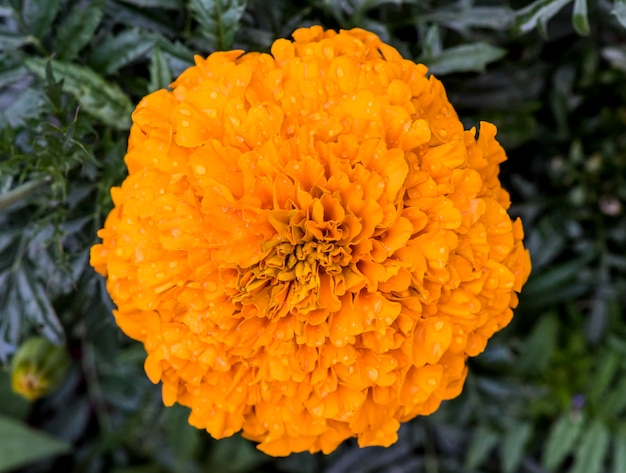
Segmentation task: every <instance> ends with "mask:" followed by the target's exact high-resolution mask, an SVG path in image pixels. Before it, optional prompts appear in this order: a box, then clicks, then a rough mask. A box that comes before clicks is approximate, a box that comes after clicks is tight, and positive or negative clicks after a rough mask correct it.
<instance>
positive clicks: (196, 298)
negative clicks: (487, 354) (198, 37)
mask: <svg viewBox="0 0 626 473" xmlns="http://www.w3.org/2000/svg"><path fill="white" fill-rule="evenodd" d="M293 37H294V41H293V42H292V41H288V40H285V39H280V40H278V41H276V42H275V43H274V44H273V46H272V50H271V55H269V54H257V53H249V54H243V53H242V51H229V52H219V53H214V54H211V55H210V56H209V57H208V58H206V59H203V58H201V57H196V60H195V62H196V65H195V66H193V67H190V68H189V69H187V70H186V71H185V72H183V73H182V74H181V75H180V77H179V78H178V79H176V81H175V82H174V83H173V84H172V85H171V90H170V91H168V90H159V91H157V92H154V93H152V94H150V95H148V96H147V97H145V98H144V99H143V100H142V101H141V102H140V103H139V105H138V106H137V109H136V110H135V112H134V114H133V123H134V124H133V126H132V129H131V133H130V141H129V146H128V153H127V155H126V164H127V166H128V171H129V175H128V178H127V179H126V180H125V181H124V182H123V183H122V185H121V187H116V188H113V189H112V191H111V193H112V196H113V202H114V204H115V208H114V209H113V210H112V212H111V213H110V215H109V217H108V219H107V221H106V224H105V226H104V229H102V230H101V231H100V232H99V236H100V237H101V238H102V244H99V245H95V246H94V247H93V249H92V252H91V264H92V265H93V266H94V267H95V268H96V270H97V271H98V272H100V273H102V274H103V275H107V276H108V281H107V287H108V290H109V292H110V294H111V296H112V298H113V300H114V301H115V303H116V304H117V307H118V309H117V311H115V318H116V321H117V324H118V325H119V326H120V327H121V329H122V330H123V331H124V332H125V333H126V334H127V335H128V336H130V337H131V338H134V339H136V340H139V341H141V342H143V344H144V346H145V348H146V351H147V353H148V356H147V359H146V362H145V368H146V372H147V374H148V376H149V378H150V379H151V380H152V381H153V382H155V383H156V382H158V381H161V382H162V384H163V400H164V403H165V404H166V405H171V404H173V403H174V402H179V403H180V404H183V405H185V406H189V407H190V408H191V414H190V417H189V422H190V423H191V424H192V425H194V426H196V427H199V428H204V429H206V430H208V432H209V433H210V434H211V435H212V436H213V437H215V438H221V437H226V436H229V435H232V434H234V433H235V432H237V431H240V430H242V431H243V435H244V436H245V437H246V438H249V439H252V440H254V441H257V442H260V443H259V448H260V449H261V450H263V451H264V452H267V453H268V454H270V455H287V454H289V453H290V452H298V451H304V450H308V451H311V452H315V451H319V450H321V451H323V452H326V453H328V452H330V451H332V450H333V449H335V448H336V447H337V445H338V444H339V443H340V442H342V441H343V440H344V439H346V438H349V437H357V438H358V441H359V444H360V445H361V446H366V445H384V446H387V445H390V444H391V443H393V442H394V441H395V440H396V439H397V434H396V432H397V430H398V427H399V425H400V422H404V421H408V420H410V419H412V418H414V417H415V416H418V415H427V414H429V413H431V412H433V411H434V410H436V409H437V407H438V406H439V404H440V403H441V401H442V400H444V399H450V398H453V397H455V396H457V395H458V394H459V393H460V392H461V389H462V386H463V382H464V380H465V376H466V373H467V369H466V365H465V361H466V358H467V357H468V356H474V355H477V354H478V353H480V352H481V351H482V350H483V349H484V348H485V344H486V341H487V339H488V338H489V337H491V335H493V333H494V332H496V331H498V330H500V329H501V328H503V327H504V326H505V325H507V324H508V323H509V321H510V320H511V317H512V308H513V307H515V306H516V304H517V296H516V293H515V292H516V291H518V292H519V291H520V289H521V287H522V285H523V283H524V282H525V281H526V279H527V277H528V274H529V272H530V259H529V256H528V252H527V251H526V250H525V249H524V247H523V245H522V238H523V230H522V225H521V222H520V221H519V220H517V221H515V222H513V221H511V218H510V217H509V215H508V214H507V209H508V207H509V205H510V202H509V195H508V193H507V192H506V191H504V190H503V189H502V188H501V186H500V182H499V180H498V170H499V164H500V163H501V162H502V161H504V160H505V159H506V156H505V153H504V151H503V149H502V148H501V146H500V145H499V144H498V142H497V141H496V140H495V134H496V129H495V127H494V126H493V125H492V124H490V123H481V126H480V133H478V138H476V134H477V133H476V130H475V129H471V130H469V131H464V129H463V126H462V124H461V122H460V121H459V119H458V117H457V115H456V113H455V111H454V109H453V108H452V106H451V105H450V103H449V102H448V100H447V98H446V94H445V91H444V88H443V86H442V84H441V82H439V81H438V80H437V79H435V78H434V77H432V76H431V77H427V69H426V67H425V66H423V65H421V64H415V63H413V62H411V61H408V60H405V59H403V58H402V57H401V56H400V54H399V53H398V52H397V51H396V50H395V49H393V48H392V47H390V46H388V45H386V44H384V43H382V42H381V41H380V39H379V38H378V37H377V36H376V35H374V34H372V33H369V32H367V31H364V30H361V29H354V30H350V31H341V32H339V33H337V32H335V31H324V30H323V29H322V28H321V27H318V26H316V27H312V28H308V29H299V30H297V31H296V32H295V33H294V34H293Z"/></svg>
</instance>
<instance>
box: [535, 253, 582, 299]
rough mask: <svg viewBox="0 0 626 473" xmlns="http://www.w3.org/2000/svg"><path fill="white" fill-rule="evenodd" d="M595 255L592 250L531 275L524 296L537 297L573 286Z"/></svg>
mask: <svg viewBox="0 0 626 473" xmlns="http://www.w3.org/2000/svg"><path fill="white" fill-rule="evenodd" d="M593 257H594V254H593V253H592V252H589V253H587V254H584V255H582V256H580V257H578V258H576V259H572V260H571V261H568V262H566V263H563V264H560V265H558V266H556V265H555V266H553V267H552V268H551V269H548V270H546V271H544V272H542V273H538V274H537V275H536V276H534V277H531V278H530V279H529V281H528V283H527V284H526V286H525V287H524V296H526V297H529V298H530V297H531V295H532V297H533V298H537V297H541V296H542V295H544V294H549V293H554V292H555V291H557V289H558V290H560V289H561V288H564V287H565V286H571V283H572V282H573V281H574V280H576V279H577V278H578V272H579V271H580V270H581V269H582V268H583V267H585V266H586V265H587V263H589V261H591V260H592V259H593Z"/></svg>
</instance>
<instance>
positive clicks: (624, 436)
mask: <svg viewBox="0 0 626 473" xmlns="http://www.w3.org/2000/svg"><path fill="white" fill-rule="evenodd" d="M625 471H626V424H623V423H622V424H621V425H620V426H619V428H618V429H617V432H616V433H615V435H614V436H613V465H612V468H611V473H624V472H625Z"/></svg>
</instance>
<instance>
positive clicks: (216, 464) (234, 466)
mask: <svg viewBox="0 0 626 473" xmlns="http://www.w3.org/2000/svg"><path fill="white" fill-rule="evenodd" d="M264 461H265V458H264V456H263V454H261V453H260V452H259V451H258V450H257V449H256V448H254V446H253V444H252V443H251V442H250V441H249V440H246V439H244V438H242V437H241V436H240V435H238V434H236V435H233V436H232V437H228V438H225V439H221V440H219V441H218V442H217V443H216V444H215V449H214V450H213V452H212V455H211V458H210V460H209V465H210V467H209V469H208V471H219V472H223V473H240V472H246V471H254V467H255V466H258V465H259V464H260V463H263V462H264Z"/></svg>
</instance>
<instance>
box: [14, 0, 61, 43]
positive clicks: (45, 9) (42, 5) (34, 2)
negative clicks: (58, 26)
mask: <svg viewBox="0 0 626 473" xmlns="http://www.w3.org/2000/svg"><path fill="white" fill-rule="evenodd" d="M59 7H60V3H59V0H24V3H23V4H22V17H23V18H24V22H25V23H26V25H27V27H28V32H29V33H31V34H32V35H33V36H34V37H36V38H38V39H40V40H43V39H44V36H46V35H47V34H48V32H49V31H50V28H51V26H52V22H53V21H54V19H55V18H56V16H57V13H58V12H59Z"/></svg>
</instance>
